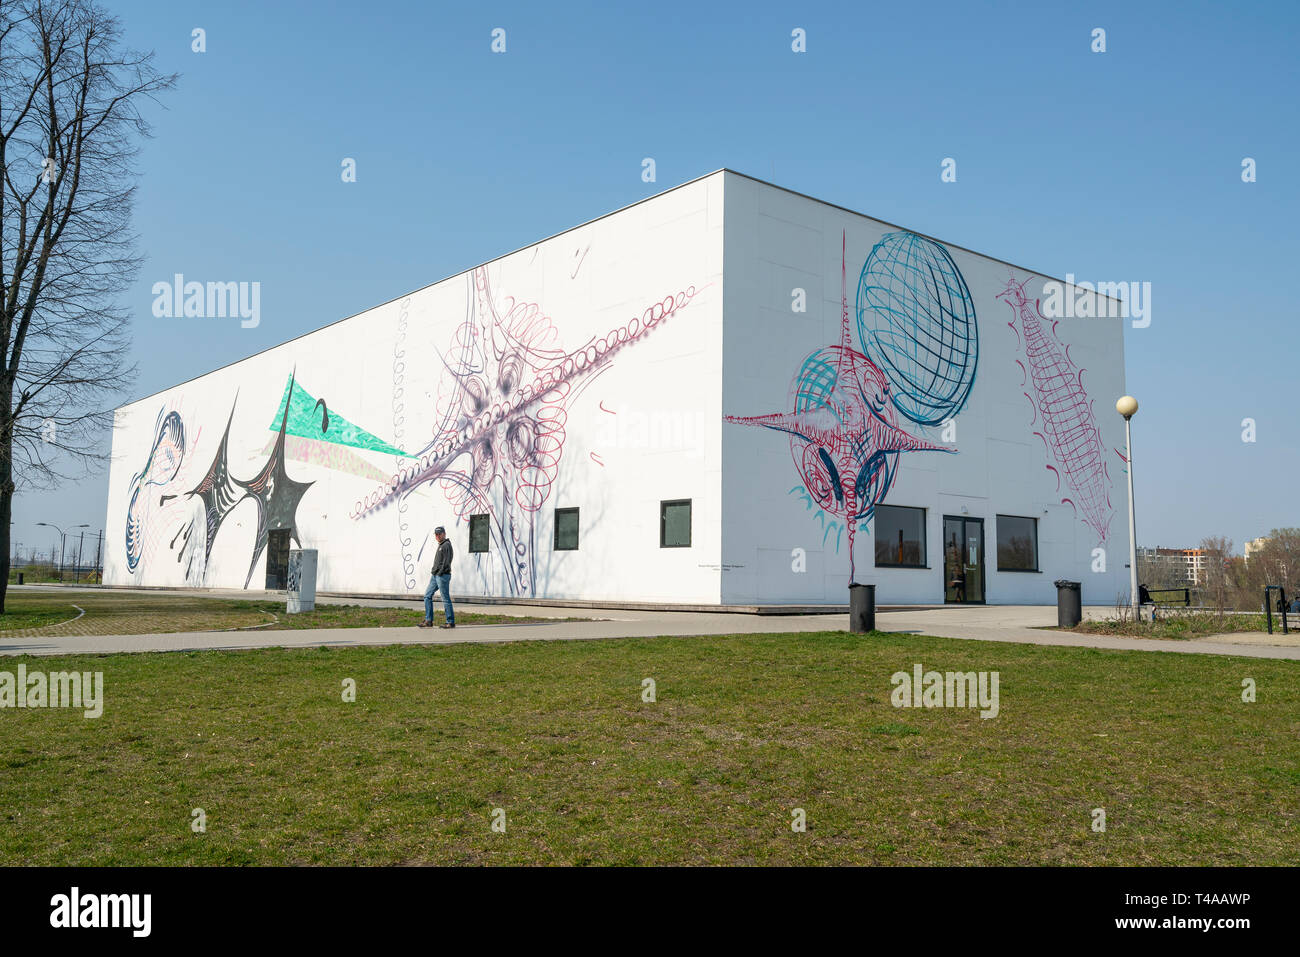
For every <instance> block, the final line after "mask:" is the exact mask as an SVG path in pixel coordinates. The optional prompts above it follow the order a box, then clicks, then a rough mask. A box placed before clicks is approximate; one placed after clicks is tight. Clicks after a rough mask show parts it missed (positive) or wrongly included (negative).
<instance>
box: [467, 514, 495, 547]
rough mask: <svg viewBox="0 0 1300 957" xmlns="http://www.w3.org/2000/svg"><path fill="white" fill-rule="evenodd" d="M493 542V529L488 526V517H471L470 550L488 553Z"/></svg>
mask: <svg viewBox="0 0 1300 957" xmlns="http://www.w3.org/2000/svg"><path fill="white" fill-rule="evenodd" d="M491 542H492V532H491V527H490V526H489V525H488V517H487V516H486V515H471V516H470V517H469V550H470V552H471V554H472V553H474V552H486V551H487V550H488V545H490V544H491Z"/></svg>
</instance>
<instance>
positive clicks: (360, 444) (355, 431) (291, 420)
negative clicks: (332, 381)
mask: <svg viewBox="0 0 1300 957" xmlns="http://www.w3.org/2000/svg"><path fill="white" fill-rule="evenodd" d="M291 393H292V394H291ZM286 404H287V405H288V407H289V416H288V419H287V420H286V426H285V433H286V434H287V435H296V436H300V437H301V438H304V439H317V440H319V441H323V442H332V443H334V444H335V445H348V446H351V447H352V448H354V449H369V450H370V451H371V452H385V453H387V454H389V455H401V456H404V457H406V458H411V457H412V456H409V455H407V454H406V453H405V452H403V451H402V450H401V449H399V448H396V447H394V446H392V445H389V444H388V443H387V442H385V441H384V440H383V439H381V438H379V436H377V435H374V434H372V433H370V432H367V431H366V430H365V429H363V428H361V426H359V425H355V424H354V423H352V422H349V421H348V420H347V419H346V418H344V417H343V416H341V415H339V414H338V413H337V412H335V411H334V410H333V409H330V408H329V407H328V406H327V405H326V404H325V400H324V399H317V398H316V397H315V396H313V395H312V394H311V393H310V392H308V391H307V390H306V389H304V388H303V387H302V386H301V385H297V384H296V383H295V382H294V379H293V376H290V377H289V381H288V382H287V383H286V384H285V387H284V396H283V397H282V398H281V399H280V407H279V408H278V409H276V411H275V418H274V419H273V420H272V422H271V425H270V426H269V427H270V429H271V430H272V431H273V432H279V431H280V422H281V421H282V420H283V417H284V411H285V405H286Z"/></svg>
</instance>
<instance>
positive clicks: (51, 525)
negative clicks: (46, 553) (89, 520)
mask: <svg viewBox="0 0 1300 957" xmlns="http://www.w3.org/2000/svg"><path fill="white" fill-rule="evenodd" d="M36 524H37V525H43V526H45V527H46V528H52V529H54V530H55V531H56V532H58V533H59V584H60V585H62V584H63V551H64V546H65V544H66V541H65V540H66V539H67V536H68V533H67V532H65V531H64V530H63V529H61V528H59V526H57V525H55V524H54V523H53V522H37V523H36ZM72 527H73V528H90V526H89V525H87V524H85V523H84V522H83V523H82V524H81V525H73V526H72Z"/></svg>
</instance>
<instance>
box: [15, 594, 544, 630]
mask: <svg viewBox="0 0 1300 957" xmlns="http://www.w3.org/2000/svg"><path fill="white" fill-rule="evenodd" d="M74 606H76V607H74ZM77 608H82V609H84V610H85V612H86V613H85V615H83V616H82V617H80V618H77V614H78V612H77ZM434 614H435V621H437V622H439V623H441V622H442V620H443V616H442V603H441V601H439V602H437V603H435V612H434ZM73 618H76V620H75V621H71V622H69V623H68V624H62V623H63V622H68V621H69V619H73ZM423 619H424V610H423V607H422V606H421V607H420V608H419V610H416V606H414V605H412V606H411V607H407V608H372V607H369V606H363V605H324V604H322V605H317V606H316V609H315V611H310V612H301V613H299V614H295V615H290V614H288V613H287V612H286V611H285V607H284V602H283V601H263V600H251V599H228V598H210V597H205V596H200V595H165V594H155V593H150V592H124V591H103V592H92V591H78V592H69V593H68V594H67V595H58V594H51V593H50V592H48V591H11V592H9V594H8V596H7V597H6V600H5V611H4V614H0V642H3V641H4V640H5V639H6V638H33V637H40V636H42V635H152V634H160V633H166V632H189V631H228V630H231V629H235V628H251V627H258V626H266V627H267V628H270V629H274V630H280V629H302V628H411V627H414V626H415V625H418V624H419V623H420V622H421V621H422V620H423ZM549 620H552V619H543V618H520V617H516V616H510V615H498V614H478V613H474V612H461V613H458V614H457V615H456V623H457V624H458V625H461V624H464V625H478V624H488V625H495V624H501V623H513V622H529V621H549Z"/></svg>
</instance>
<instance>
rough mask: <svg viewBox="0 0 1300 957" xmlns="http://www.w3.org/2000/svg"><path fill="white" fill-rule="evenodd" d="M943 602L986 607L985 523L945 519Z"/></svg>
mask: <svg viewBox="0 0 1300 957" xmlns="http://www.w3.org/2000/svg"><path fill="white" fill-rule="evenodd" d="M943 579H944V582H943V600H944V601H945V602H950V603H961V604H983V603H984V519H982V518H966V517H964V516H953V515H945V516H944V517H943Z"/></svg>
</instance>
